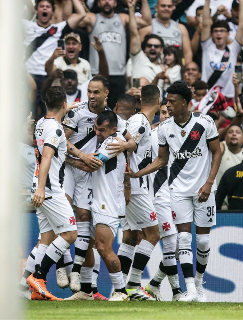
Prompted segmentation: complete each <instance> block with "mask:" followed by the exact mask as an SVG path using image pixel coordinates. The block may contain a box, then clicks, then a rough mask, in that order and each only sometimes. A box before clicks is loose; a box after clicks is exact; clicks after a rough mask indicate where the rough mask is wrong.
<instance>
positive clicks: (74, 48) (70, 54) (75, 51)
mask: <svg viewBox="0 0 243 320" xmlns="http://www.w3.org/2000/svg"><path fill="white" fill-rule="evenodd" d="M65 43H66V57H67V58H68V59H70V60H72V59H77V58H78V55H79V52H80V51H81V48H82V45H81V44H80V43H78V41H76V40H74V39H72V38H70V39H67V40H66V42H65Z"/></svg>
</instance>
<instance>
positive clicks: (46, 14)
mask: <svg viewBox="0 0 243 320" xmlns="http://www.w3.org/2000/svg"><path fill="white" fill-rule="evenodd" d="M36 12H37V15H38V21H39V22H40V23H41V24H43V25H45V24H48V23H49V22H50V20H51V18H52V15H53V10H52V5H51V4H50V2H48V1H41V2H39V3H38V7H37V11H36Z"/></svg>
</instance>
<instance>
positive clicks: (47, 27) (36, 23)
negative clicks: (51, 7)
mask: <svg viewBox="0 0 243 320" xmlns="http://www.w3.org/2000/svg"><path fill="white" fill-rule="evenodd" d="M36 24H37V25H38V27H40V28H43V29H47V28H49V27H50V26H51V25H52V23H50V24H49V26H47V27H43V26H41V25H40V24H39V23H38V22H37V21H36Z"/></svg>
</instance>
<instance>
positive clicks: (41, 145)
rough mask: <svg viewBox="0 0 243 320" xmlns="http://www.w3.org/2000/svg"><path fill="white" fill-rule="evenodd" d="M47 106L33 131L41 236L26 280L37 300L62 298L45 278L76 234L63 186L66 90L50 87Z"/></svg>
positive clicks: (35, 200)
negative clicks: (33, 270)
mask: <svg viewBox="0 0 243 320" xmlns="http://www.w3.org/2000/svg"><path fill="white" fill-rule="evenodd" d="M46 106H47V110H48V111H47V115H46V117H43V118H41V119H40V120H39V121H38V122H37V125H36V128H35V132H34V144H35V154H36V167H35V174H34V178H33V188H32V191H33V192H34V195H33V198H32V203H33V205H34V206H35V207H36V208H37V211H36V214H37V218H38V222H39V228H40V233H41V240H40V244H39V246H38V249H37V253H36V257H35V262H36V271H35V272H34V273H33V274H31V275H30V276H29V277H28V278H27V283H28V284H29V285H30V286H31V287H32V288H33V289H34V291H33V294H32V299H34V300H43V299H47V300H63V299H59V298H57V297H55V296H54V295H52V294H51V293H50V292H49V291H48V290H47V288H46V285H45V281H46V275H47V273H48V272H49V270H50V268H51V266H52V265H53V264H54V263H57V262H58V260H59V259H60V258H61V256H62V255H63V254H64V253H65V251H66V250H67V249H68V248H69V246H70V244H72V243H73V242H74V241H75V240H76V237H77V226H76V221H75V218H74V215H73V209H72V207H71V206H70V204H69V202H68V200H67V198H66V197H65V192H64V188H63V180H64V168H65V153H66V151H67V145H66V137H65V134H64V131H63V128H62V125H61V120H62V118H63V117H64V115H65V114H66V110H67V100H66V92H65V90H64V89H63V88H62V87H52V88H50V89H49V90H48V91H47V93H46ZM57 234H59V236H57V237H56V235H57ZM43 255H44V257H43ZM42 257H43V259H42V260H41V258H42ZM38 259H39V263H38Z"/></svg>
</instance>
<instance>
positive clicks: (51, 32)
mask: <svg viewBox="0 0 243 320" xmlns="http://www.w3.org/2000/svg"><path fill="white" fill-rule="evenodd" d="M56 33H57V27H54V26H53V27H51V28H50V29H49V30H47V31H46V33H42V35H40V36H39V37H37V38H35V39H34V40H33V41H32V42H31V43H30V44H29V45H28V46H27V48H26V54H25V61H27V60H28V59H29V58H30V57H31V55H32V54H33V53H34V52H35V51H36V50H37V49H38V48H39V47H40V46H42V45H43V43H44V42H45V41H46V40H47V39H49V38H50V37H52V36H53V35H54V34H56Z"/></svg>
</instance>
